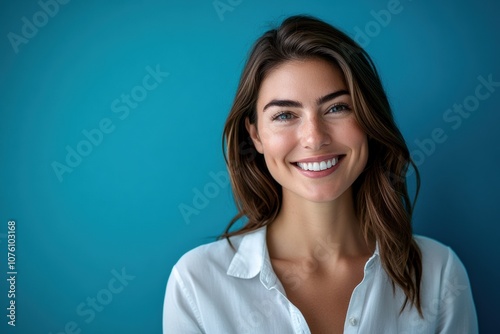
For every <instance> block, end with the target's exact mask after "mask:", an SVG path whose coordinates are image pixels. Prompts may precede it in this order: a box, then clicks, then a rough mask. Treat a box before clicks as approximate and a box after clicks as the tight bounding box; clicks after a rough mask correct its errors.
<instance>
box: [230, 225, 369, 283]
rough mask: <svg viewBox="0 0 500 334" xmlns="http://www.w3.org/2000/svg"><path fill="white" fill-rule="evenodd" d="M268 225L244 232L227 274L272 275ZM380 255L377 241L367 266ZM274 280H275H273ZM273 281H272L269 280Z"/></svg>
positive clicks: (244, 276) (246, 276) (243, 275)
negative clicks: (267, 239) (261, 273)
mask: <svg viewBox="0 0 500 334" xmlns="http://www.w3.org/2000/svg"><path fill="white" fill-rule="evenodd" d="M266 232H267V226H263V227H261V228H259V229H257V230H255V231H252V232H249V233H247V234H244V235H243V237H242V240H241V243H240V246H239V247H238V250H237V251H236V254H235V255H234V257H233V259H232V261H231V263H230V264H229V268H228V270H227V272H226V273H227V275H229V276H233V277H238V278H243V279H250V278H254V277H255V276H257V274H259V273H260V272H261V271H264V273H263V274H264V277H270V276H274V275H270V273H269V272H268V271H272V269H271V268H272V267H271V264H270V259H269V254H268V250H267V243H266ZM378 256H379V243H378V241H377V242H376V243H375V251H374V252H373V255H372V256H371V257H370V258H369V259H368V261H367V262H366V264H365V268H367V267H368V266H371V265H372V263H373V261H374V260H375V258H377V257H378ZM273 281H274V280H273ZM269 283H272V282H269Z"/></svg>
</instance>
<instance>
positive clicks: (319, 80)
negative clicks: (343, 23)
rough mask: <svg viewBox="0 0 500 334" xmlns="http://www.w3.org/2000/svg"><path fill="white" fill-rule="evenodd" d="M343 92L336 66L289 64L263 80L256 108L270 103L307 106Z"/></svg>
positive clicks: (314, 62)
mask: <svg viewBox="0 0 500 334" xmlns="http://www.w3.org/2000/svg"><path fill="white" fill-rule="evenodd" d="M342 89H347V86H346V84H345V79H344V75H343V73H342V71H341V70H340V68H339V67H338V66H337V65H335V64H333V63H331V62H328V61H326V60H323V59H306V60H289V61H286V62H284V63H282V64H280V65H279V66H277V67H276V68H274V69H272V70H271V71H270V72H269V73H268V74H267V76H266V77H265V78H264V80H263V81H262V84H261V86H260V89H259V96H258V98H257V108H258V109H260V108H261V107H262V106H263V105H264V104H265V103H266V101H270V100H272V99H290V100H296V101H299V102H303V103H307V102H308V101H315V100H316V99H317V98H318V97H320V96H325V95H327V94H330V93H332V92H335V91H338V90H342Z"/></svg>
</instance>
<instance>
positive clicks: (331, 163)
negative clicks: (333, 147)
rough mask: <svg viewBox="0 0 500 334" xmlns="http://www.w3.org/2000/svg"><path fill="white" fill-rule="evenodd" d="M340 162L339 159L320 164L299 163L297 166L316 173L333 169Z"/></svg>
mask: <svg viewBox="0 0 500 334" xmlns="http://www.w3.org/2000/svg"><path fill="white" fill-rule="evenodd" d="M338 162H339V158H337V157H336V158H333V159H330V160H325V161H320V162H298V163H297V166H299V167H300V168H302V169H303V170H312V171H315V172H318V171H321V170H325V169H329V168H332V167H333V166H335V165H336V164H337V163H338Z"/></svg>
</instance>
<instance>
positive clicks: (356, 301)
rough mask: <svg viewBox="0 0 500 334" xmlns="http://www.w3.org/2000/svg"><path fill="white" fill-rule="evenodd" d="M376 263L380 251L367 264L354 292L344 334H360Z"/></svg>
mask: <svg viewBox="0 0 500 334" xmlns="http://www.w3.org/2000/svg"><path fill="white" fill-rule="evenodd" d="M375 261H378V251H376V252H375V254H374V255H372V257H370V259H369V260H368V261H367V262H366V264H365V267H364V275H363V280H362V281H361V282H360V283H359V284H358V285H357V286H356V287H355V288H354V291H353V292H352V295H351V300H350V302H349V307H348V309H347V314H346V319H345V322H344V334H355V333H359V329H360V325H361V321H362V316H363V311H364V304H365V298H366V295H367V290H368V287H369V286H370V282H372V281H373V278H374V276H375V269H376V268H375Z"/></svg>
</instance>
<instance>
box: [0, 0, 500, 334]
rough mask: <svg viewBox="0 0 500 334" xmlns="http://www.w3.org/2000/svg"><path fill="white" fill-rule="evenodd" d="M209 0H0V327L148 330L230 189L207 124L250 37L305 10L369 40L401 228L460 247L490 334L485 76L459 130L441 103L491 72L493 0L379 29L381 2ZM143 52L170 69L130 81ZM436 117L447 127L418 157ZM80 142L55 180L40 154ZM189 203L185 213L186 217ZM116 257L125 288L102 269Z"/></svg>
mask: <svg viewBox="0 0 500 334" xmlns="http://www.w3.org/2000/svg"><path fill="white" fill-rule="evenodd" d="M45 2H46V3H49V2H51V1H49V0H46V1H45ZM45 2H44V0H42V3H45ZM221 2H223V3H225V4H226V5H227V6H228V7H227V8H226V9H228V10H227V11H225V12H224V13H222V14H221V15H219V14H218V12H217V11H216V9H215V8H214V5H213V1H212V0H203V1H194V0H188V1H76V0H73V1H70V2H69V3H67V4H60V5H59V9H58V12H57V13H55V15H53V17H49V16H47V15H46V17H47V18H48V19H47V22H43V18H44V16H43V14H37V13H38V12H39V11H41V10H42V7H41V5H40V4H39V3H38V2H37V1H11V2H7V1H2V4H1V8H0V28H1V30H0V35H1V36H2V39H1V42H0V57H1V79H0V94H1V98H0V115H1V116H0V162H1V166H0V171H1V172H0V269H1V270H0V272H1V273H2V274H1V277H4V275H6V272H7V249H6V248H7V247H6V245H7V242H6V233H7V222H8V221H9V220H11V219H13V220H15V221H16V227H17V230H16V232H17V249H16V256H17V258H16V265H17V271H18V275H17V282H16V290H17V291H16V292H17V295H16V297H17V298H16V305H17V318H16V324H17V325H16V327H15V328H12V327H10V326H7V318H6V316H5V315H6V314H7V311H6V310H5V308H6V307H7V305H8V304H7V303H8V299H7V290H8V287H7V282H6V280H5V279H1V280H0V282H1V283H0V306H1V309H2V310H3V311H2V312H0V316H1V317H0V319H2V320H1V321H0V332H2V333H54V334H55V333H61V332H63V333H64V328H65V326H66V328H67V330H66V332H71V331H72V330H73V329H72V327H78V328H79V329H81V332H82V333H160V332H161V316H162V304H163V296H164V290H165V284H166V281H167V279H168V276H169V274H170V270H171V267H172V266H173V264H174V263H175V261H176V260H177V259H178V258H179V257H180V256H181V255H182V254H183V253H184V252H186V251H187V250H189V249H191V248H193V247H195V246H197V245H199V244H202V243H206V242H209V241H212V240H213V237H214V236H216V235H218V234H219V233H220V232H222V230H223V228H224V227H225V226H226V224H227V222H228V221H229V219H230V218H231V217H232V215H233V214H234V213H235V209H234V206H233V203H232V197H231V192H230V189H229V187H228V186H227V185H226V184H225V183H224V182H223V181H224V180H223V178H220V179H219V183H216V182H215V181H214V180H213V177H212V176H213V175H214V174H213V173H215V174H219V175H223V174H224V170H225V167H224V162H223V157H222V152H221V132H222V127H223V122H224V120H225V117H226V115H227V113H228V110H229V108H230V105H231V102H232V99H233V96H234V93H235V89H236V84H237V81H238V79H239V74H240V72H241V70H242V66H243V64H244V60H245V57H246V55H247V52H248V49H249V47H250V46H251V44H252V43H253V41H254V40H255V39H256V38H257V37H258V36H259V35H260V34H261V33H263V32H264V31H265V30H267V29H268V28H270V26H274V25H275V24H277V23H279V22H280V21H281V20H282V19H283V18H284V17H286V16H288V15H291V14H299V13H308V14H312V15H315V16H318V17H319V18H322V19H324V20H326V21H328V22H330V23H332V24H334V25H336V26H338V27H340V28H341V29H343V30H344V31H346V32H347V33H349V34H350V35H351V36H353V37H355V36H356V32H357V31H358V30H357V29H360V30H361V31H364V32H369V33H370V34H371V35H372V36H371V37H370V36H368V35H367V36H368V37H369V38H370V39H369V41H367V40H364V42H363V44H366V49H367V51H368V52H369V54H370V55H371V56H372V57H373V59H374V60H375V63H376V64H377V66H378V69H379V71H380V73H381V76H382V79H383V82H384V84H385V87H386V89H387V92H388V95H389V98H390V100H391V102H392V104H393V107H394V112H395V115H396V118H397V121H398V124H399V125H400V127H401V130H402V132H403V134H404V136H405V138H406V140H407V142H408V144H409V146H410V149H411V150H412V152H413V154H414V156H418V157H419V159H420V161H421V163H420V170H421V173H422V179H423V186H422V192H421V196H420V198H419V201H418V204H417V210H416V214H415V231H416V233H419V234H424V235H427V236H430V237H433V238H435V239H437V240H440V241H442V242H443V243H445V244H447V245H450V246H451V247H452V248H453V249H454V250H455V251H456V252H457V253H458V255H459V256H460V258H461V259H462V261H463V262H464V264H465V265H466V267H467V269H468V273H469V277H470V280H471V282H472V288H473V293H474V298H475V301H476V306H477V310H478V314H479V321H480V326H481V330H482V333H493V332H494V331H495V329H497V328H498V325H497V314H496V313H497V312H496V311H497V310H498V302H497V301H498V300H499V299H500V292H499V291H500V289H499V288H498V282H499V281H500V270H499V269H498V263H500V255H499V251H498V236H499V235H500V227H499V226H500V224H499V222H500V220H499V218H498V213H497V208H498V200H499V196H498V190H499V186H500V178H499V177H498V165H499V163H500V156H499V149H498V142H499V140H498V139H499V138H498V137H499V135H498V133H499V132H498V130H497V128H498V124H499V121H500V115H499V113H498V106H499V101H500V87H497V88H495V89H496V90H495V91H494V92H492V93H491V94H490V96H489V97H488V98H487V99H485V100H484V101H480V103H479V105H478V106H477V108H476V110H474V111H473V112H471V114H470V117H468V118H461V123H460V125H459V126H458V120H457V119H455V120H454V121H453V122H451V121H450V120H448V121H446V120H445V119H443V115H445V113H446V110H447V109H449V108H452V107H453V104H455V103H462V102H463V101H464V100H466V99H467V98H468V97H469V96H471V95H474V93H475V88H476V86H477V85H478V84H479V83H480V82H479V81H478V77H479V76H483V77H484V78H488V76H489V75H491V76H492V78H493V80H494V81H496V82H499V81H500V62H499V61H498V59H499V40H498V31H500V23H499V21H498V15H499V13H500V11H499V9H500V5H499V4H498V2H494V1H482V2H474V1H451V0H445V1H439V2H435V1H430V0H414V1H410V0H401V5H400V7H402V10H401V11H400V12H399V13H398V14H394V15H392V16H391V19H390V22H384V24H383V25H382V24H380V23H373V22H377V21H376V20H375V16H374V14H373V13H372V12H371V11H372V10H373V11H375V12H378V11H380V10H382V9H386V8H387V6H388V4H389V2H388V1H326V0H324V1H298V0H287V1H261V0H259V1H250V0H243V1H240V0H221ZM52 10H53V11H54V8H52ZM37 15H38V16H37ZM33 16H35V19H36V20H38V21H37V22H38V23H39V24H40V28H38V31H37V33H36V35H35V36H33V37H31V38H29V39H27V43H23V44H20V45H18V50H17V51H18V52H17V53H16V52H15V50H14V49H15V48H14V47H13V46H12V43H11V42H10V41H9V37H8V36H9V33H14V34H17V35H21V34H22V29H23V25H24V24H25V23H24V21H23V17H26V18H27V20H29V21H30V22H33ZM371 21H373V22H372V23H370V22H371ZM43 23H45V24H43ZM386 23H387V24H386ZM377 26H378V30H377ZM356 27H357V28H356ZM367 29H368V30H367ZM369 29H372V30H369ZM25 30H26V29H25ZM11 36H12V35H11ZM157 65H158V66H159V69H160V71H162V72H168V76H166V75H165V77H162V78H161V79H162V80H163V81H162V82H160V83H158V84H157V87H156V88H154V89H151V90H144V89H143V88H141V86H142V85H143V80H144V78H147V77H146V76H147V75H148V70H147V67H148V66H149V67H150V68H152V69H155V68H156V66H157ZM147 80H149V81H146V84H147V85H148V87H150V86H151V85H153V83H154V81H152V80H150V79H147ZM150 88H151V87H150ZM131 92H132V93H134V94H135V96H136V97H137V99H138V100H141V101H140V102H138V103H137V105H136V106H135V107H134V108H132V107H127V106H126V104H125V103H124V102H121V101H120V99H121V96H122V94H130V93H131ZM141 93H142V94H143V95H144V93H146V94H147V96H143V95H141ZM116 99H118V102H115V106H114V108H113V107H112V103H113V101H115V100H116ZM468 101H469V102H470V101H472V100H470V99H469V100H468ZM116 103H117V104H116ZM119 108H121V109H119ZM127 109H128V111H127ZM115 111H117V112H115ZM127 112H128V114H127ZM106 119H108V121H106ZM103 120H104V122H108V124H107V127H108V130H109V131H108V132H110V133H103V134H102V138H101V139H100V140H98V139H99V136H98V135H95V136H96V137H95V138H96V139H95V140H94V142H95V143H97V144H96V145H94V144H92V146H90V147H88V146H85V145H86V144H85V143H84V142H83V141H85V140H86V137H85V135H84V134H83V133H82V131H84V130H87V131H90V132H92V129H98V128H99V124H100V122H102V121H103ZM452 126H455V127H456V129H454V128H453V127H452ZM105 128H106V127H105ZM111 128H112V129H113V130H112V131H111V130H110V129H111ZM436 128H441V129H442V132H443V133H444V135H445V136H446V140H445V141H444V142H442V143H437V144H436V143H435V148H434V149H432V147H430V146H428V147H427V153H420V155H419V153H416V150H421V149H420V148H419V146H418V145H417V143H416V141H420V142H422V141H424V142H425V139H426V138H430V137H431V134H432V132H433V131H434V129H436ZM93 133H96V132H95V131H94V132H93ZM78 145H80V149H82V150H83V152H85V153H88V155H87V156H85V157H83V158H82V160H81V161H80V162H79V163H74V164H73V165H76V167H74V168H72V171H71V172H67V173H63V174H62V176H61V177H62V180H59V179H58V176H57V175H56V173H55V171H54V169H53V166H52V165H53V163H54V161H57V162H59V163H61V164H66V162H65V159H66V155H67V146H69V147H70V149H77V147H78ZM85 150H87V151H85ZM421 151H422V150H421ZM422 154H423V155H422ZM75 161H76V160H75ZM75 161H73V162H75ZM211 173H212V174H211ZM211 175H212V176H211ZM200 193H201V194H205V195H208V197H205V200H203V198H202V196H201V195H199V194H200ZM205 195H203V196H205ZM193 201H194V203H193ZM195 205H197V207H198V209H196V207H194V206H195ZM188 206H189V207H193V208H194V209H193V210H197V211H192V212H193V213H192V214H191V215H190V216H189V217H186V216H183V215H182V214H181V210H182V208H186V207H188ZM113 270H115V272H114V273H115V274H113ZM122 270H124V271H125V273H126V275H128V276H129V277H128V280H125V281H124V282H125V283H121V282H120V281H117V280H116V279H114V277H116V274H117V273H119V272H121V271H122ZM125 284H126V285H125ZM110 291H111V292H110ZM113 291H114V292H113ZM96 297H97V298H98V302H99V300H101V302H102V304H100V305H101V307H102V309H101V308H99V309H100V311H99V312H97V311H95V312H94V315H93V318H92V317H91V315H90V314H91V313H92V312H90V311H89V310H90V309H91V308H90V306H87V305H86V303H87V301H88V300H87V298H96ZM90 300H91V299H90ZM82 303H83V306H82V305H81V304H82ZM79 306H80V309H79V308H78V307H79ZM82 313H83V315H82ZM91 318H92V319H91ZM72 321H73V322H74V324H72V323H71V322H72Z"/></svg>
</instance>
